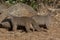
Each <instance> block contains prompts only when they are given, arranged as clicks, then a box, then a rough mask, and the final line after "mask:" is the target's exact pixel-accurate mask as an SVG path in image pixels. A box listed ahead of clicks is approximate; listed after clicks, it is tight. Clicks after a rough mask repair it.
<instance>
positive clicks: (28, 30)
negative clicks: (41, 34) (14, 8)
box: [26, 23, 31, 32]
mask: <svg viewBox="0 0 60 40" xmlns="http://www.w3.org/2000/svg"><path fill="white" fill-rule="evenodd" d="M26 30H27V32H31V30H30V24H29V23H26Z"/></svg>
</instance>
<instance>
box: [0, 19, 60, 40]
mask: <svg viewBox="0 0 60 40" xmlns="http://www.w3.org/2000/svg"><path fill="white" fill-rule="evenodd" d="M59 23H60V22H58V21H56V20H55V19H53V18H52V23H51V25H50V26H49V27H48V30H47V32H44V31H41V32H37V31H35V32H31V33H25V32H22V33H21V32H20V31H17V32H16V33H14V32H13V31H8V30H6V29H4V28H0V40H60V25H59Z"/></svg>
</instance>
